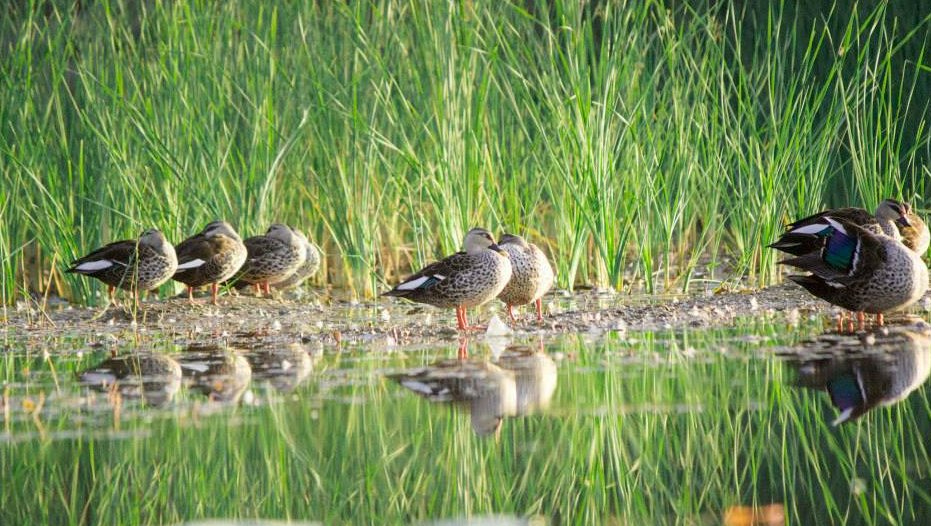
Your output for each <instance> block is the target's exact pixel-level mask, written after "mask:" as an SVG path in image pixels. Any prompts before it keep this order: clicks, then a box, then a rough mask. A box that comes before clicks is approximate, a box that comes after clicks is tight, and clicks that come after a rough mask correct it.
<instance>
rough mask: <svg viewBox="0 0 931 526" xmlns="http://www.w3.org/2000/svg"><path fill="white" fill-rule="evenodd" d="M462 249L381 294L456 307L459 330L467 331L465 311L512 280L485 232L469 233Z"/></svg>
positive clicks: (504, 260)
mask: <svg viewBox="0 0 931 526" xmlns="http://www.w3.org/2000/svg"><path fill="white" fill-rule="evenodd" d="M463 248H464V250H463V251H462V252H457V253H455V254H453V255H451V256H449V257H447V258H446V259H443V260H442V261H438V262H436V263H433V264H431V265H428V266H426V267H425V268H424V269H422V270H421V271H420V272H417V273H416V274H414V275H413V276H410V277H409V278H407V279H405V280H404V281H403V282H401V283H400V284H398V285H397V286H396V287H395V288H393V289H392V290H390V291H388V292H386V293H385V294H384V295H385V296H397V297H402V298H407V299H409V300H411V301H416V302H418V303H426V304H428V305H433V306H436V307H444V308H451V307H455V308H456V311H457V318H458V321H459V328H460V329H466V328H467V327H466V320H465V309H468V308H471V307H477V306H479V305H482V304H484V303H487V302H488V301H491V300H492V299H494V298H496V297H497V296H498V294H500V293H501V291H502V290H504V287H505V286H506V285H507V283H508V281H509V280H510V279H511V272H512V269H511V261H510V259H509V257H508V256H507V253H506V252H504V251H503V250H502V249H501V248H499V247H498V245H496V244H495V243H494V239H492V237H491V234H490V233H489V232H488V231H487V230H485V229H481V228H473V229H472V230H470V231H469V233H468V234H466V238H465V241H464V242H463Z"/></svg>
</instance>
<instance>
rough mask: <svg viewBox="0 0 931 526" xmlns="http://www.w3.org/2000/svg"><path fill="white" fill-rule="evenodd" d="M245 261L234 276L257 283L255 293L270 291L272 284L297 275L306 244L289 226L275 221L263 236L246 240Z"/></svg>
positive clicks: (243, 281) (304, 255)
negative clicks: (295, 273)
mask: <svg viewBox="0 0 931 526" xmlns="http://www.w3.org/2000/svg"><path fill="white" fill-rule="evenodd" d="M243 244H245V245H246V250H247V253H248V254H247V256H246V262H245V263H243V266H242V268H241V269H240V270H239V272H238V273H237V275H236V276H235V277H234V278H233V279H234V280H235V281H236V282H239V283H247V284H250V285H254V286H255V290H256V293H261V292H263V291H264V292H265V294H269V295H270V294H271V285H274V284H276V283H280V282H282V281H284V280H286V279H288V277H290V276H291V274H294V272H295V271H297V269H298V268H300V266H301V265H303V264H304V259H305V258H306V247H305V246H304V244H303V243H302V242H301V239H300V238H299V237H298V236H297V235H295V234H294V231H293V230H291V227H289V226H288V225H284V224H280V223H275V224H273V225H272V226H270V227H268V231H267V232H266V233H265V235H262V236H253V237H250V238H247V239H246V240H245V241H243Z"/></svg>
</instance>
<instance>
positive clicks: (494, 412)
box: [388, 338, 556, 436]
mask: <svg viewBox="0 0 931 526" xmlns="http://www.w3.org/2000/svg"><path fill="white" fill-rule="evenodd" d="M468 344H469V340H468V338H463V339H461V340H460V345H459V352H458V355H459V358H457V359H455V360H440V361H438V362H435V363H433V364H430V365H428V366H426V367H417V368H413V369H409V370H406V371H401V372H398V373H394V374H389V375H388V377H389V378H391V379H392V380H394V381H396V382H398V383H399V384H400V385H401V386H403V387H405V388H407V389H409V390H411V391H413V392H414V393H416V394H418V395H420V396H423V397H424V398H426V399H428V400H430V401H431V402H445V403H451V404H454V405H455V406H457V407H460V408H464V409H465V410H467V411H468V412H469V416H470V420H471V424H472V430H473V431H474V432H475V434H477V435H479V436H486V435H492V434H493V435H495V436H497V435H498V434H499V432H500V431H501V426H502V423H503V421H504V419H505V418H506V417H517V416H524V415H528V414H532V413H534V412H536V411H539V410H541V409H544V408H546V407H548V406H549V403H550V400H551V399H552V397H553V393H554V392H555V390H556V364H555V362H553V360H552V358H550V357H549V356H548V355H546V354H545V353H544V352H543V344H542V341H541V342H540V345H539V349H532V348H530V347H526V346H514V345H512V346H509V347H507V348H506V350H505V351H504V352H503V353H502V354H501V356H500V357H499V358H498V360H497V362H492V361H491V360H483V359H479V358H471V359H470V358H466V357H465V356H466V355H467V351H466V349H467V347H468Z"/></svg>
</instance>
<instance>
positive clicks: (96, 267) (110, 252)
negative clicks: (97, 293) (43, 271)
mask: <svg viewBox="0 0 931 526" xmlns="http://www.w3.org/2000/svg"><path fill="white" fill-rule="evenodd" d="M135 256H136V240H134V239H126V240H122V241H114V242H113V243H109V244H107V245H104V246H102V247H100V248H98V249H97V250H94V251H93V252H91V253H90V254H88V255H86V256H84V257H82V258H80V259H76V260H74V261H73V262H72V263H71V266H70V267H69V268H68V269H67V270H66V271H65V272H74V273H78V274H84V275H87V276H96V275H97V274H100V273H107V272H111V271H112V269H113V267H114V266H119V267H121V268H126V267H128V266H129V265H130V264H131V263H132V261H133V259H134V258H135Z"/></svg>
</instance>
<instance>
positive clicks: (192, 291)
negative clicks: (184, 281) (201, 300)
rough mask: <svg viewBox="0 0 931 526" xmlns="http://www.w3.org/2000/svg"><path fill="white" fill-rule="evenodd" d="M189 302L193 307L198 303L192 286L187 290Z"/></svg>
mask: <svg viewBox="0 0 931 526" xmlns="http://www.w3.org/2000/svg"><path fill="white" fill-rule="evenodd" d="M187 300H188V303H190V304H191V305H197V302H196V301H194V287H191V286H190V285H188V288H187Z"/></svg>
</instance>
